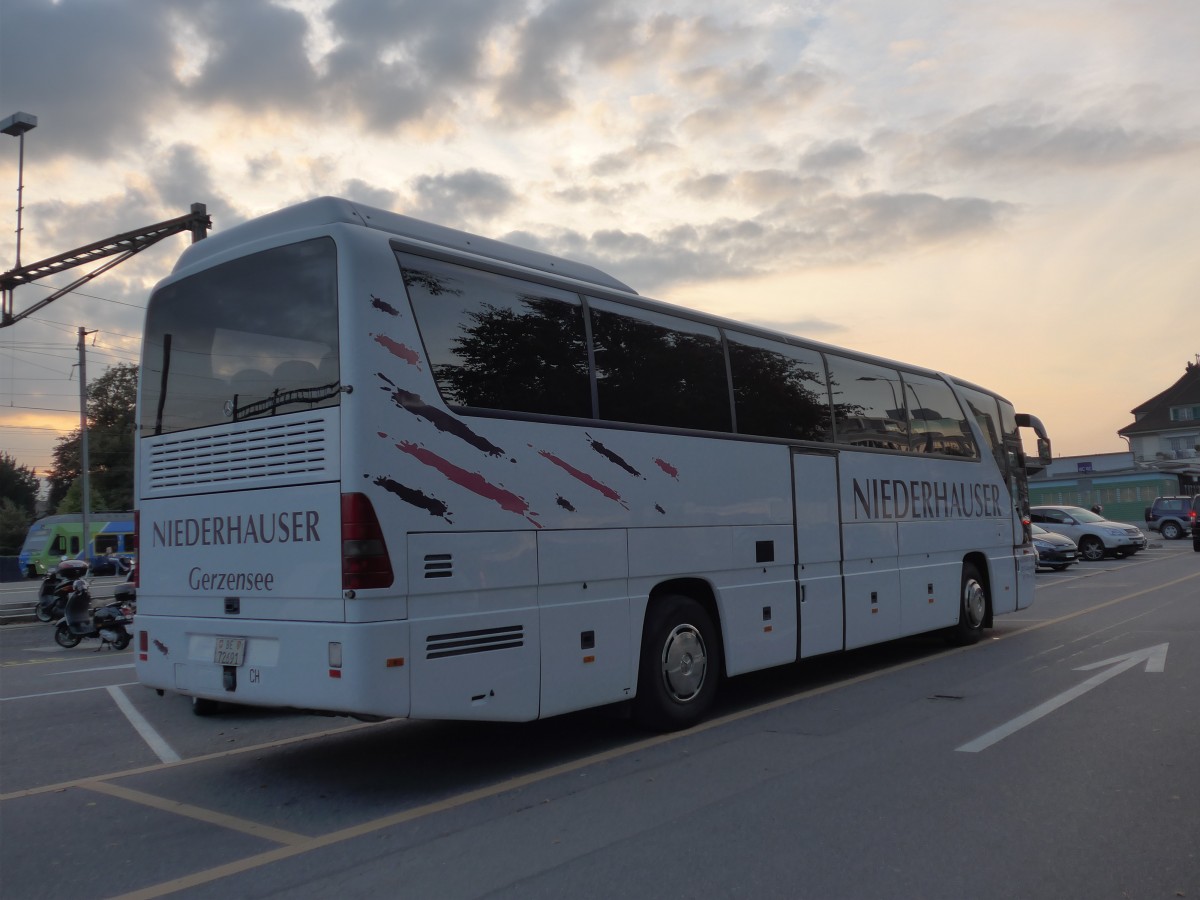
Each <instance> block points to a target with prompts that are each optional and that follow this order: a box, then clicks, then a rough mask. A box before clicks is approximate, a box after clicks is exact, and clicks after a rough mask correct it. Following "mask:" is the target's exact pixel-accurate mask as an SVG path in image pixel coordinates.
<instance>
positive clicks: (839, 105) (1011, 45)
mask: <svg viewBox="0 0 1200 900" xmlns="http://www.w3.org/2000/svg"><path fill="white" fill-rule="evenodd" d="M1197 48H1200V4H1197V3H1196V2H1195V0H1158V2H1152V3H1136V2H1123V0H1037V2H1034V0H1010V2H1007V3H987V4H983V3H962V2H951V0H929V2H915V3H904V4H900V3H889V2H879V0H874V2H872V0H859V2H836V0H829V2H819V0H814V2H788V0H779V2H764V3H761V4H743V3H736V4H735V3H729V2H717V0H642V2H621V0H486V2H484V0H439V2H436V3H434V2H429V0H275V2H269V0H238V2H226V0H158V2H154V3H147V2H144V0H57V2H56V0H3V4H2V7H0V118H4V117H5V116H8V115H9V114H11V113H14V112H17V111H22V112H28V113H32V114H34V115H36V116H37V117H38V127H37V129H36V130H34V131H32V132H30V133H29V134H28V135H27V136H26V139H25V172H24V180H25V213H24V228H25V230H24V234H23V238H22V247H21V257H22V262H24V263H26V264H28V263H30V262H34V261H36V260H38V259H41V258H44V257H48V256H52V255H54V254H57V253H60V252H62V251H65V250H69V249H72V248H74V247H77V246H80V245H83V244H87V243H90V242H92V241H95V240H98V239H100V238H103V237H107V236H109V235H112V234H116V233H119V232H122V231H127V230H131V229H135V228H139V227H141V226H144V225H148V224H150V223H153V222H156V221H160V220H163V219H167V218H172V217H174V216H178V215H182V214H183V213H186V212H187V211H188V208H189V206H190V205H191V204H192V203H193V202H202V203H205V204H207V206H208V210H209V212H210V213H211V214H212V216H213V220H214V225H215V229H217V230H219V229H223V228H228V227H230V226H232V225H235V224H237V223H238V222H241V221H244V220H245V219H247V218H250V217H253V216H255V215H259V214H261V213H265V212H269V211H271V210H274V209H278V208H280V207H283V206H287V205H289V204H292V203H295V202H298V201H301V200H305V199H309V198H311V197H315V196H319V195H323V194H332V195H336V196H343V197H347V198H349V199H352V200H357V201H361V202H364V203H368V204H371V205H374V206H380V207H385V208H388V209H392V210H396V211H398V212H403V213H406V214H408V215H412V216H416V217H418V218H424V219H429V220H431V221H435V222H438V223H440V224H444V225H450V226H453V227H457V228H463V229H466V230H469V231H473V232H476V233H479V234H483V235H486V236H489V237H497V238H502V239H507V240H510V241H513V242H515V243H518V244H522V245H525V246H528V247H533V248H535V249H539V250H545V251H548V252H551V253H556V254H559V255H563V256H569V257H572V258H575V259H579V260H582V261H585V262H589V263H592V264H594V265H596V266H598V267H600V268H601V269H603V270H605V271H607V272H609V273H610V274H612V275H613V276H615V277H616V278H618V279H620V280H622V281H624V282H626V283H627V284H630V285H632V286H633V287H634V288H635V289H637V290H638V291H639V292H640V293H642V294H645V295H648V296H651V297H655V298H658V299H661V300H668V301H671V302H674V303H678V304H681V305H684V306H690V307H693V308H698V309H703V310H706V311H709V312H713V313H717V314H719V315H724V316H729V317H733V318H737V319H743V320H747V321H751V322H755V323H758V324H762V325H768V326H771V327H775V328H778V329H781V330H784V331H788V332H791V333H794V334H797V335H802V336H808V337H812V338H815V339H818V340H821V341H825V342H828V343H833V344H838V345H842V346H846V347H851V348H854V349H858V350H864V351H867V352H871V353H875V354H879V355H882V356H887V357H891V358H894V359H898V360H902V361H906V362H911V363H917V364H920V365H925V366H929V367H932V368H936V369H940V370H942V371H946V372H949V373H952V374H954V375H957V376H960V377H962V378H965V379H968V380H970V381H974V382H977V383H979V384H982V385H985V386H988V387H990V388H992V389H994V390H996V391H998V392H1000V393H1001V394H1004V395H1005V396H1007V397H1008V398H1009V399H1011V400H1012V401H1013V402H1014V403H1016V405H1017V407H1018V408H1019V409H1021V410H1022V411H1026V412H1030V413H1034V414H1035V415H1038V416H1039V417H1040V418H1041V419H1042V420H1043V422H1044V423H1045V424H1046V426H1047V428H1048V429H1049V431H1050V434H1051V437H1052V438H1053V440H1054V446H1055V453H1056V454H1058V455H1079V454H1090V453H1106V452H1118V451H1123V450H1126V449H1127V448H1126V446H1125V443H1124V441H1122V440H1121V439H1120V438H1118V437H1117V435H1116V431H1117V429H1119V428H1121V427H1123V426H1125V425H1127V424H1129V423H1130V422H1131V421H1132V416H1131V415H1130V413H1129V410H1130V409H1132V408H1133V407H1134V406H1136V405H1138V404H1140V403H1141V402H1143V401H1145V400H1147V399H1149V398H1150V397H1152V396H1154V395H1155V394H1157V393H1159V392H1160V391H1162V390H1164V389H1165V388H1167V387H1168V386H1170V385H1171V384H1173V383H1174V382H1175V381H1176V380H1177V379H1178V378H1179V377H1180V376H1181V375H1182V374H1183V370H1184V365H1185V364H1186V363H1187V362H1189V361H1194V360H1195V359H1196V356H1197V354H1200V328H1198V326H1200V250H1198V249H1197V248H1200V213H1198V212H1197V211H1198V210H1200V50H1198V49H1197ZM51 61H52V62H51ZM16 185H17V140H16V139H15V138H11V137H7V136H0V269H8V268H11V267H12V265H13V263H14V262H15V234H14V230H15V228H16V213H15V207H16ZM3 198H7V200H5V199H3ZM187 240H188V239H187V237H186V236H180V237H176V238H172V239H169V240H167V241H164V242H163V243H161V244H159V245H157V246H156V247H153V248H151V249H149V250H146V251H145V252H144V253H142V254H141V255H140V256H138V257H136V258H135V259H134V260H133V261H131V262H129V263H126V264H124V265H122V266H120V267H118V268H117V269H114V270H113V271H112V272H109V273H106V274H105V275H103V276H101V277H100V278H98V279H97V280H96V281H93V282H92V283H90V284H89V285H87V286H86V287H84V288H82V294H81V295H77V296H72V297H69V298H66V299H63V300H60V301H58V302H57V303H55V304H53V305H51V306H48V307H46V308H45V309H43V310H41V311H39V312H38V313H36V314H35V315H34V316H32V317H30V318H29V319H26V320H24V321H22V322H20V323H18V324H16V325H14V326H12V327H9V328H5V329H2V330H0V385H2V387H0V450H3V451H4V452H8V453H10V454H11V455H13V456H15V457H16V458H17V460H18V462H20V463H22V464H25V465H29V466H32V467H35V468H36V469H37V470H38V471H39V473H40V472H43V471H44V470H45V469H46V468H47V467H48V466H49V465H50V464H51V455H50V451H51V448H52V447H53V445H54V441H55V439H56V438H57V437H58V436H60V435H61V434H64V433H66V432H68V431H70V430H71V429H73V428H75V427H76V426H77V425H78V415H79V414H78V384H77V382H76V381H74V380H72V379H73V378H74V377H75V376H74V374H73V370H72V366H73V365H74V363H75V362H76V359H77V354H76V351H75V342H76V330H77V328H78V327H79V326H85V327H86V328H87V329H88V330H89V331H91V330H95V331H96V334H95V335H94V340H95V345H94V347H90V348H89V356H88V374H89V376H90V377H93V378H94V377H95V376H96V375H99V374H100V373H101V372H103V370H104V368H105V366H107V365H111V364H114V363H116V362H120V361H126V362H134V361H136V359H137V346H138V340H139V335H140V332H141V327H142V323H141V315H142V312H141V310H142V308H144V306H145V302H146V298H147V295H148V293H149V290H150V288H151V287H152V286H153V284H154V283H155V282H156V281H157V280H158V279H160V278H162V277H163V276H164V275H165V274H166V273H167V272H168V271H169V270H170V268H171V266H172V265H173V263H174V261H175V259H176V257H177V256H178V254H179V253H180V252H181V251H182V250H183V248H184V246H185V245H186V242H187ZM67 280H68V279H67V277H66V276H61V277H59V278H57V279H49V280H48V281H46V282H42V285H45V284H48V283H49V282H53V283H54V286H58V285H61V284H63V283H65V282H66V281H67ZM47 292H48V291H47V289H46V287H43V286H40V285H31V286H27V287H23V288H21V289H19V290H18V291H17V292H16V296H15V305H16V308H17V310H18V311H20V310H21V309H23V308H25V307H27V306H29V305H32V304H33V303H36V302H37V301H38V299H40V298H41V297H44V296H45V295H46V293H47Z"/></svg>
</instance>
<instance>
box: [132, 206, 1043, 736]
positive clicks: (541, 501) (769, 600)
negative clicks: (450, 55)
mask: <svg viewBox="0 0 1200 900" xmlns="http://www.w3.org/2000/svg"><path fill="white" fill-rule="evenodd" d="M140 390H141V393H140V397H139V413H138V415H139V428H140V436H139V440H138V469H137V471H138V490H137V493H138V498H137V501H138V502H137V505H138V514H139V523H140V524H139V528H140V534H141V556H140V560H139V566H138V573H139V576H140V584H139V588H138V591H139V596H138V615H137V619H136V628H137V645H136V651H137V653H136V659H137V671H138V676H139V678H140V679H141V681H142V682H143V683H144V684H147V685H149V686H151V687H154V688H159V689H160V690H168V691H176V692H179V693H182V694H185V695H189V696H191V697H193V698H194V703H195V706H196V710H197V712H211V711H212V710H213V709H215V707H216V703H217V702H219V701H229V702H235V703H242V704H250V705H257V706H275V707H294V708H299V709H306V710H312V711H317V712H327V713H328V712H332V713H341V714H349V715H354V716H360V717H366V718H370V717H405V716H407V717H414V718H417V717H419V718H430V719H490V720H531V719H537V718H539V717H545V716H552V715H557V714H559V713H565V712H568V711H571V710H578V709H583V708H586V707H592V706H599V705H603V704H612V703H618V702H622V701H631V703H632V707H633V710H634V713H635V715H636V717H637V718H638V719H639V720H640V721H642V722H644V723H646V724H648V725H650V726H653V727H661V728H672V727H681V726H685V725H687V724H689V723H692V722H694V721H696V720H697V719H698V718H699V717H700V716H702V715H703V714H704V712H705V710H706V708H708V707H709V705H710V704H711V702H712V699H713V695H714V692H715V691H716V688H717V683H718V681H719V680H720V679H721V678H723V677H727V676H734V675H738V674H741V673H744V672H750V671H753V670H757V669H763V668H766V667H769V666H778V665H783V664H787V663H791V662H794V661H795V660H798V659H803V658H805V657H811V656H815V655H817V654H823V653H829V652H832V651H838V650H844V649H850V648H854V647H862V646H865V645H868V644H874V643H877V642H880V641H888V640H891V639H893V638H898V637H901V636H904V635H912V634H917V633H921V632H931V631H944V632H945V633H946V634H947V635H948V636H950V637H951V638H953V639H955V640H957V641H959V642H964V643H969V642H973V641H976V640H978V639H979V636H980V634H981V632H982V630H983V629H985V628H987V627H989V626H990V625H991V623H992V617H993V616H997V615H1001V614H1003V613H1007V612H1011V611H1013V610H1015V609H1019V608H1022V607H1025V606H1027V605H1028V604H1029V603H1030V602H1031V600H1032V598H1033V590H1034V580H1033V579H1034V563H1035V557H1034V551H1033V548H1032V545H1031V542H1030V535H1029V531H1028V526H1027V524H1026V510H1027V503H1028V501H1027V495H1026V470H1027V468H1035V467H1037V466H1038V465H1039V463H1038V462H1037V461H1036V460H1041V461H1042V464H1043V465H1044V462H1045V461H1046V460H1048V458H1049V442H1048V440H1046V438H1045V432H1044V430H1043V429H1042V427H1041V425H1040V423H1039V422H1038V421H1037V420H1036V419H1034V418H1033V417H1030V416H1020V415H1018V414H1017V413H1016V412H1015V410H1014V409H1013V407H1012V405H1011V404H1009V403H1008V402H1006V401H1005V400H1004V399H1002V398H1000V397H998V396H997V395H996V394H994V393H992V392H990V391H987V390H984V389H981V388H979V387H975V386H972V385H970V384H966V383H964V382H962V381H958V380H956V379H953V378H948V377H946V376H944V375H941V374H939V373H937V372H933V371H930V370H928V369H923V368H920V367H918V366H913V365H907V364H901V363H895V362H890V361H888V360H884V359H879V358H874V357H870V356H865V355H863V354H860V353H854V352H851V351H849V350H842V349H838V348H835V347H830V346H825V345H821V344H817V343H814V342H811V341H807V340H802V339H800V338H796V337H792V336H790V335H786V334H778V333H773V332H770V331H766V330H764V329H762V328H757V327H754V326H751V325H745V324H739V323H736V322H732V321H727V320H724V319H720V318H716V317H714V316H710V315H705V314H702V313H699V312H695V311H692V310H687V309H683V308H679V307H675V306H670V305H667V304H663V303H659V302H655V301H652V300H648V299H645V298H643V297H641V296H639V295H638V294H636V293H635V292H634V291H633V290H631V289H630V288H628V287H627V286H626V285H624V284H622V283H621V282H619V281H617V280H616V279H614V278H612V277H610V276H608V275H605V274H604V273H602V272H600V271H598V270H596V269H594V268H592V267H590V266H586V265H581V264H578V263H574V262H570V261H568V260H564V259H558V258H555V257H552V256H548V255H545V254H540V253H535V252H531V251H528V250H523V249H520V248H518V247H514V246H510V245H508V244H504V243H500V242H498V241H494V240H488V239H486V238H480V237H476V236H474V235H470V234H465V233H462V232H459V231H454V230H451V229H448V228H443V227H440V226H437V225H431V224H428V223H425V222H420V221H416V220H414V219H410V218H407V217H404V216H400V215H396V214H393V213H389V212H385V211H382V210H377V209H371V208H368V207H364V206H360V205H357V204H354V203H351V202H348V201H345V200H339V199H334V198H322V199H317V200H313V201H310V202H307V203H303V204H300V205H298V206H295V207H292V208H289V209H285V210H282V211H279V212H276V213H273V214H270V215H267V216H263V217H262V218H259V219H255V220H253V221H250V222H246V223H244V224H242V225H239V226H236V227H234V228H231V229H229V230H228V231H225V232H222V233H218V234H215V235H213V236H211V237H209V238H207V239H206V240H203V241H200V242H198V243H196V244H193V245H192V246H190V247H189V248H188V249H187V250H186V251H185V252H184V254H183V255H182V257H181V259H180V260H179V262H178V264H177V265H176V267H175V269H174V271H173V273H172V274H171V275H170V277H168V278H166V279H165V280H164V281H163V282H162V283H160V284H159V285H158V286H157V287H156V289H155V290H154V293H153V296H152V297H151V299H150V304H149V308H148V311H147V316H146V329H145V338H144V346H143V351H142V369H141V388H140ZM1018 426H1022V427H1031V428H1033V429H1035V431H1036V432H1037V434H1038V445H1039V451H1038V454H1037V455H1036V457H1035V459H1034V460H1030V462H1028V463H1027V462H1026V458H1025V455H1024V453H1023V452H1022V445H1021V440H1020V436H1019V434H1018Z"/></svg>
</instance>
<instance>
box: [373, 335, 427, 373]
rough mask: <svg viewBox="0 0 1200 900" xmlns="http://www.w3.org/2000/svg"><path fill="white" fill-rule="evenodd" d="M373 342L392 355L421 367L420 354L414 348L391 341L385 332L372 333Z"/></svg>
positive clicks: (411, 364)
mask: <svg viewBox="0 0 1200 900" xmlns="http://www.w3.org/2000/svg"><path fill="white" fill-rule="evenodd" d="M371 337H373V338H375V343H377V344H378V345H379V346H380V347H383V348H384V349H385V350H387V351H388V352H389V353H390V354H392V356H395V357H398V358H400V359H402V360H404V361H405V362H406V363H408V364H409V365H410V366H416V367H417V368H418V369H419V368H421V356H420V354H419V353H417V351H416V350H413V349H412V348H411V347H406V346H404V344H401V343H399V342H398V341H393V340H392V339H391V338H390V337H388V336H387V335H386V334H373V335H371Z"/></svg>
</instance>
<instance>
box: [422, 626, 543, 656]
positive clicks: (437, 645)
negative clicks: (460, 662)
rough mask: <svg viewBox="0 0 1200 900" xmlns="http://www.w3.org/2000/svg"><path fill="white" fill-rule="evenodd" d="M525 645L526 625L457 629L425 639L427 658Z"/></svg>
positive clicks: (485, 651)
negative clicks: (467, 629)
mask: <svg viewBox="0 0 1200 900" xmlns="http://www.w3.org/2000/svg"><path fill="white" fill-rule="evenodd" d="M523 646H525V626H523V625H509V626H506V627H504V628H485V629H481V630H479V631H456V632H452V633H450V634H431V635H429V637H427V638H426V639H425V658H426V659H445V658H446V657H447V656H464V655H466V654H468V653H487V652H488V651H489V650H509V649H511V648H513V647H523Z"/></svg>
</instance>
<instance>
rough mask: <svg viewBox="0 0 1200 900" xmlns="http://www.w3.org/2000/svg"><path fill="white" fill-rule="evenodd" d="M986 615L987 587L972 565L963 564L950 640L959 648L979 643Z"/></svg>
mask: <svg viewBox="0 0 1200 900" xmlns="http://www.w3.org/2000/svg"><path fill="white" fill-rule="evenodd" d="M987 613H988V595H987V585H986V584H985V583H984V581H983V578H982V576H980V574H979V570H978V569H977V568H975V565H974V563H963V569H962V586H961V587H960V588H959V591H958V624H957V625H955V626H954V627H953V628H952V629H951V630H950V640H951V641H952V642H953V643H955V644H957V645H959V646H960V647H965V646H967V645H968V644H977V643H979V639H980V638H981V637H983V623H984V622H986V621H987Z"/></svg>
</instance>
